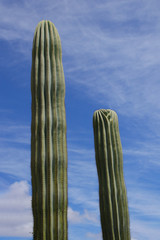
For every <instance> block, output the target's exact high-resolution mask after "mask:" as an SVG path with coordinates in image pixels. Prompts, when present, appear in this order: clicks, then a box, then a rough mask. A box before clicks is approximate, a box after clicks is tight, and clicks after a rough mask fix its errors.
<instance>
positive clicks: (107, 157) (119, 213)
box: [93, 109, 130, 240]
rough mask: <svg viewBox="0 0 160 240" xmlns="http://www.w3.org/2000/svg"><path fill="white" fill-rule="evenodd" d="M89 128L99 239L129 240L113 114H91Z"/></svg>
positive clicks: (117, 137) (115, 120) (117, 136)
mask: <svg viewBox="0 0 160 240" xmlns="http://www.w3.org/2000/svg"><path fill="white" fill-rule="evenodd" d="M93 128H94V142H95V157H96V165H97V172H98V179H99V205H100V216H101V227H102V234H103V240H130V229H129V213H128V202H127V194H126V187H125V182H124V177H123V155H122V146H121V140H120V135H119V126H118V117H117V114H116V113H115V112H114V111H112V110H104V109H101V110H98V111H95V112H94V115H93Z"/></svg>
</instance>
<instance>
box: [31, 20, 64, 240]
mask: <svg viewBox="0 0 160 240" xmlns="http://www.w3.org/2000/svg"><path fill="white" fill-rule="evenodd" d="M31 92H32V125H31V175H32V212H33V220H34V227H33V237H34V240H67V238H68V237H67V235H68V233H67V204H68V199H67V148H66V115H65V103H64V100H65V81H64V73H63V66H62V50H61V41H60V37H59V34H58V32H57V30H56V28H55V26H54V24H53V23H52V22H50V21H47V20H46V21H41V22H40V23H39V24H38V25H37V28H36V30H35V34H34V39H33V48H32V72H31Z"/></svg>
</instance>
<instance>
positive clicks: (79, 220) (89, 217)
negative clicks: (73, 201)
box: [68, 207, 99, 226]
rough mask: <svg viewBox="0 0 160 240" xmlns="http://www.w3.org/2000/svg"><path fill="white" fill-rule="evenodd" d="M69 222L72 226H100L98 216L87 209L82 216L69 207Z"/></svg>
mask: <svg viewBox="0 0 160 240" xmlns="http://www.w3.org/2000/svg"><path fill="white" fill-rule="evenodd" d="M68 221H69V222H70V223H71V224H85V225H86V224H92V225H97V226H99V219H97V214H96V213H95V212H90V211H88V210H86V209H85V210H84V213H82V214H80V212H78V211H74V210H73V209H72V208H71V207H68Z"/></svg>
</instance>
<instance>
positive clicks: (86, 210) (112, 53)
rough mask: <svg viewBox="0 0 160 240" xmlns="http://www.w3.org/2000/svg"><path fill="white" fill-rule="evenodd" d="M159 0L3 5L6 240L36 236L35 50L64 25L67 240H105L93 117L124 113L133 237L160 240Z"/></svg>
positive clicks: (0, 226)
mask: <svg viewBox="0 0 160 240" xmlns="http://www.w3.org/2000/svg"><path fill="white" fill-rule="evenodd" d="M159 9H160V2H159V0H141V1H139V0H108V1H104V0H100V1H96V0H92V1H91V0H81V1H80V0H77V1H74V0H61V1H51V0H45V1H42V0H39V1H37V0H25V1H24V0H12V1H11V0H1V1H0V133H1V134H0V240H15V239H17V240H31V239H32V234H31V232H32V212H31V176H30V124H31V93H30V73H31V49H32V40H33V35H34V31H35V28H36V25H37V24H38V22H39V21H41V20H43V19H47V20H50V21H52V22H53V23H54V24H55V26H56V28H57V29H58V32H59V35H60V37H61V42H62V54H63V67H64V73H65V80H66V117H67V145H68V184H69V189H68V197H69V208H68V222H69V240H81V239H84V240H102V237H101V227H100V220H99V219H100V216H99V202H98V201H99V196H98V177H97V170H96V164H95V157H94V139H93V129H92V116H93V112H94V111H95V110H97V109H100V108H105V109H107V108H111V109H113V110H115V111H116V112H117V114H118V117H119V127H120V135H121V141H122V146H123V156H124V176H125V182H126V186H127V195H128V203H129V211H130V228H131V235H132V240H153V239H154V240H158V239H160V237H159V236H160V227H159V226H160V207H159V206H160V187H159V186H160V177H159V172H160V147H159V146H160V101H159V100H160V94H159V92H160V70H159V69H160V54H159V53H160V12H159Z"/></svg>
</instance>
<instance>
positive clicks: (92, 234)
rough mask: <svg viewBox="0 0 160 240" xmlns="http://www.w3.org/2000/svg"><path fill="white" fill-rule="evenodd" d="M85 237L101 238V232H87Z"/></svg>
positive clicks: (96, 239) (99, 239) (100, 239)
mask: <svg viewBox="0 0 160 240" xmlns="http://www.w3.org/2000/svg"><path fill="white" fill-rule="evenodd" d="M87 237H89V238H90V239H95V240H102V233H90V232H88V233H87Z"/></svg>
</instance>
